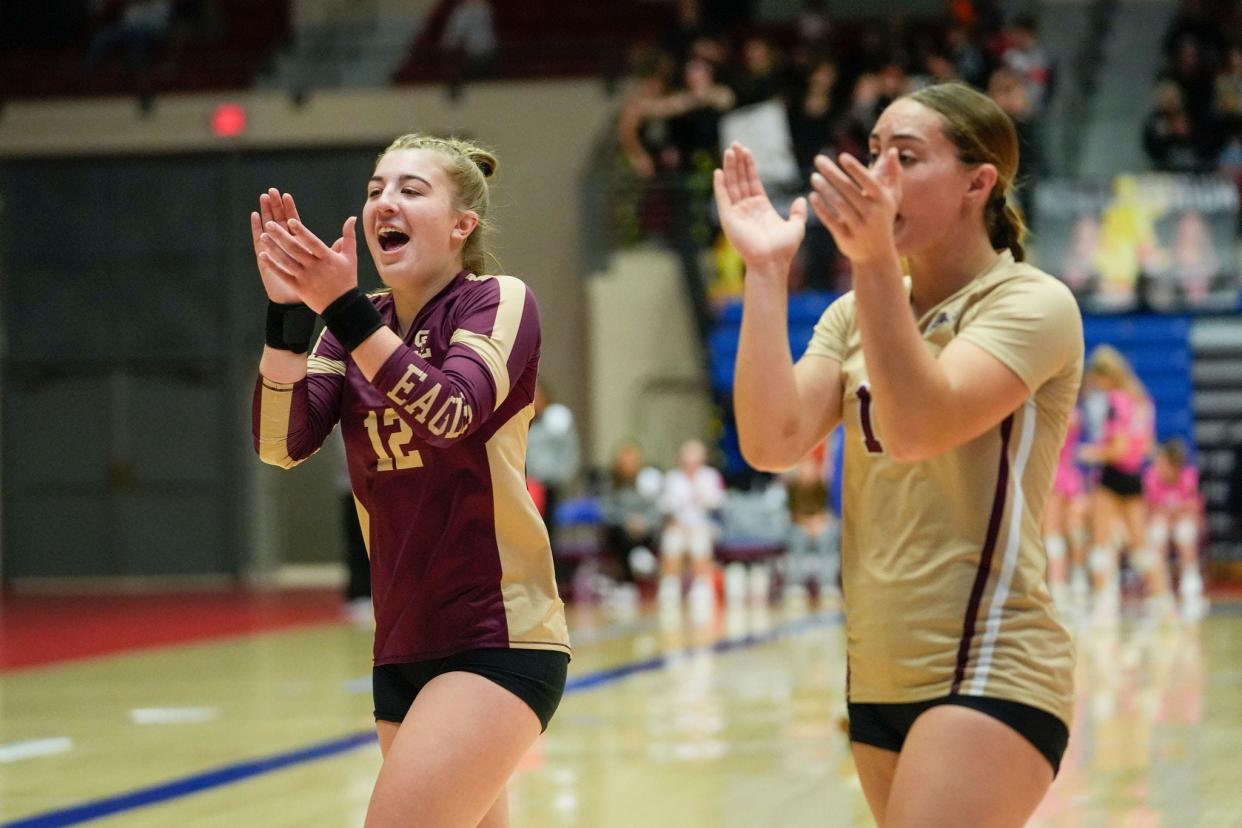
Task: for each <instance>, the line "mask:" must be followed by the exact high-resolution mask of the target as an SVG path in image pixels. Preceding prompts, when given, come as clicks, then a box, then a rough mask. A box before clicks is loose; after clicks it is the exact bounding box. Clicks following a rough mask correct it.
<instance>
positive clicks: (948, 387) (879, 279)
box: [854, 253, 1030, 460]
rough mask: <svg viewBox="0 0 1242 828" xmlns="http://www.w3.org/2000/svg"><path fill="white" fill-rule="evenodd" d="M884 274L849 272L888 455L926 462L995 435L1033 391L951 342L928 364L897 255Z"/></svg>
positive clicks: (970, 348)
mask: <svg viewBox="0 0 1242 828" xmlns="http://www.w3.org/2000/svg"><path fill="white" fill-rule="evenodd" d="M886 269H887V270H888V272H887V273H879V272H875V268H874V267H871V266H859V267H856V268H855V271H854V295H855V296H856V297H857V306H858V327H859V331H860V332H861V334H862V345H863V353H864V354H866V357H867V375H868V377H869V379H870V381H871V393H872V396H873V398H874V403H873V405H872V412H873V414H874V416H875V419H876V423H877V425H878V426H879V432H880V433H881V434H883V435H884V445H885V448H886V449H887V450H888V453H889V454H890V455H892V456H893V457H894V458H895V459H898V460H924V459H926V458H928V457H934V456H936V455H937V454H941V453H943V452H945V451H948V450H949V449H952V448H956V447H957V446H960V445H961V444H962V443H965V442H968V441H969V440H973V439H974V438H975V437H978V436H979V435H980V434H982V433H983V432H985V431H987V430H988V429H989V428H992V427H993V426H995V425H996V424H997V423H999V422H1000V421H1001V420H1003V419H1005V417H1006V416H1008V415H1009V414H1010V413H1011V412H1012V411H1014V410H1016V409H1017V408H1018V407H1019V406H1021V405H1022V402H1023V400H1025V399H1026V398H1027V397H1028V396H1029V395H1030V391H1029V390H1028V389H1027V387H1026V385H1025V384H1024V383H1023V382H1022V380H1021V379H1019V377H1018V375H1017V374H1015V373H1014V372H1013V371H1012V370H1010V369H1009V367H1008V366H1006V365H1005V364H1004V363H1002V362H1001V361H1000V360H998V359H997V358H996V357H994V356H992V355H991V354H989V353H987V352H986V351H984V350H983V349H982V348H980V347H979V346H977V345H975V344H973V343H971V342H967V341H965V340H961V339H958V340H954V341H953V342H951V343H950V344H949V346H948V347H947V348H945V349H944V351H942V352H941V354H940V356H939V358H936V357H933V356H932V355H931V353H930V352H929V351H928V350H927V347H926V346H925V345H924V344H923V338H922V336H920V335H919V331H918V327H917V326H916V325H915V322H914V317H913V315H912V314H911V313H910V306H909V302H908V300H907V298H906V293H905V289H904V287H903V285H902V283H901V278H900V267H899V266H898V265H897V264H896V254H895V253H894V261H893V262H892V263H890V264H889V265H888V266H887V268H886ZM894 274H896V275H894Z"/></svg>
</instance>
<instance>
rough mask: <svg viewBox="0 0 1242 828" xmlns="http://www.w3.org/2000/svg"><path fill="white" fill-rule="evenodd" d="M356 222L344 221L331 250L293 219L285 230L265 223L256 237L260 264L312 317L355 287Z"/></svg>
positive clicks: (278, 225)
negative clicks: (274, 276) (293, 295)
mask: <svg viewBox="0 0 1242 828" xmlns="http://www.w3.org/2000/svg"><path fill="white" fill-rule="evenodd" d="M356 224H357V218H356V217H354V216H350V217H349V218H347V219H345V226H344V227H342V228H341V237H340V238H339V239H337V240H336V241H335V242H333V243H332V246H331V247H328V246H327V245H326V244H324V243H323V242H322V241H321V240H320V239H319V237H318V236H316V235H315V234H314V233H312V232H311V231H310V229H309V228H307V226H306V225H304V224H302V223H301V222H300V221H298V220H297V219H289V221H288V227H287V228H286V227H284V226H282V225H280V224H278V223H277V222H274V221H269V222H268V223H267V224H265V225H264V226H263V233H262V234H261V235H260V236H259V243H260V245H261V247H262V252H261V253H260V254H259V255H260V256H261V257H263V259H264V263H265V264H266V265H267V266H268V267H269V268H270V269H271V272H273V273H275V274H276V275H277V276H278V277H279V278H280V279H281V281H283V282H284V283H285V284H286V285H288V286H289V287H290V288H291V289H293V290H294V291H295V292H296V293H297V295H298V297H299V298H300V299H301V300H302V301H303V302H305V303H306V305H307V306H308V307H309V308H310V309H311V310H313V311H314V312H315V313H323V309H324V308H326V307H327V306H328V305H330V304H332V303H333V302H334V301H335V300H336V299H338V298H339V297H340V296H341V295H342V294H344V293H345V292H346V291H349V290H351V289H353V288H356V287H358V242H357V238H356V236H355V233H354V227H355V225H356Z"/></svg>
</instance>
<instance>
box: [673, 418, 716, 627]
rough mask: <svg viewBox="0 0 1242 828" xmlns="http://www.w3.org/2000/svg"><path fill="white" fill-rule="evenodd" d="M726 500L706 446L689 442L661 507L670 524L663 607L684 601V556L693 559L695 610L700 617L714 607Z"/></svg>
mask: <svg viewBox="0 0 1242 828" xmlns="http://www.w3.org/2000/svg"><path fill="white" fill-rule="evenodd" d="M723 503H724V480H723V478H722V477H721V476H720V472H718V471H716V470H715V469H713V468H712V467H711V466H708V465H707V448H706V447H705V446H704V445H703V443H702V442H701V441H699V440H688V441H687V442H685V443H683V444H682V446H681V449H680V450H679V451H678V453H677V468H675V469H673V470H671V471H670V472H668V474H666V475H665V476H664V493H663V495H662V497H661V500H660V505H661V508H662V509H663V511H664V514H665V515H667V523H666V524H665V526H664V533H663V535H662V537H661V541H660V572H661V579H660V593H659V600H660V605H661V608H663V609H666V610H670V609H675V608H676V607H677V606H679V605H680V603H681V579H682V574H683V572H684V569H685V566H684V564H685V559H686V557H687V556H689V558H690V559H691V571H692V573H693V575H694V582H693V584H692V586H691V587H690V608H691V611H692V612H693V613H694V614H695V615H697V616H703V615H708V614H710V612H711V610H712V608H713V607H714V606H715V597H714V595H715V593H714V590H713V586H712V582H711V575H712V552H713V551H714V547H715V534H716V532H715V512H716V510H718V509H719V508H720V507H721V505H722V504H723Z"/></svg>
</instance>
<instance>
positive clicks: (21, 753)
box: [0, 736, 73, 764]
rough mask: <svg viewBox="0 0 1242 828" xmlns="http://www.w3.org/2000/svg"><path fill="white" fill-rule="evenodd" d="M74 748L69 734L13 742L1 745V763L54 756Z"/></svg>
mask: <svg viewBox="0 0 1242 828" xmlns="http://www.w3.org/2000/svg"><path fill="white" fill-rule="evenodd" d="M71 750H73V740H72V739H70V738H69V737H67V736H57V737H55V738H52V739H31V740H30V741H26V742H12V743H10V744H7V745H0V764H9V763H10V762H20V761H22V760H23V759H35V758H37V757H39V756H52V755H53V754H57V753H68V752H69V751H71Z"/></svg>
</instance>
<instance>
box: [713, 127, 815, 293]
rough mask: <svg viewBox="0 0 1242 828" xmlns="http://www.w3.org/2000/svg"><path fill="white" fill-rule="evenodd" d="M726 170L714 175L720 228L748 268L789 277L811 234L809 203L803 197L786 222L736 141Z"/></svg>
mask: <svg viewBox="0 0 1242 828" xmlns="http://www.w3.org/2000/svg"><path fill="white" fill-rule="evenodd" d="M723 166H724V169H720V170H716V171H715V172H714V173H713V174H712V189H713V190H714V191H715V194H716V207H717V208H718V209H719V211H720V225H721V227H722V228H723V229H724V232H725V235H726V236H728V237H729V241H730V242H732V244H733V247H734V248H735V249H736V250H737V252H738V254H739V255H740V256H741V257H742V260H743V261H744V262H745V263H746V268H747V270H759V269H764V268H772V269H774V270H775V271H776V272H777V273H779V274H780V276H782V277H783V276H784V275H785V274H786V273H787V272H788V270H789V265H790V264H791V263H792V262H793V258H794V255H795V254H796V253H797V252H798V246H799V245H800V244H802V238H803V236H805V235H806V199H805V198H802V197H799V198H798V199H797V200H795V201H794V203H793V206H791V207H790V208H789V218H787V219H785V218H781V216H780V214H779V213H777V212H776V209H775V208H774V207H773V206H772V202H771V200H770V199H769V198H768V195H767V193H766V192H765V191H764V189H763V182H761V181H760V180H759V173H758V172H757V171H756V169H755V158H754V156H753V155H752V154H751V152H750V150H748V149H746V148H745V147H743V146H742V145H741V144H738V143H736V142H735V143H734V144H733V146H731V147H729V148H728V149H727V150H725V153H724V165H723Z"/></svg>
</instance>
